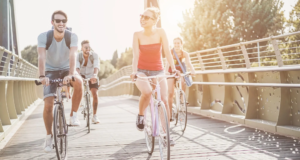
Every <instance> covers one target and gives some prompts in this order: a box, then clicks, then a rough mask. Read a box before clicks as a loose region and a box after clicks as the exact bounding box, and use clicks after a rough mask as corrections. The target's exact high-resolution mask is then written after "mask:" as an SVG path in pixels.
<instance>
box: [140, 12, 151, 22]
mask: <svg viewBox="0 0 300 160" xmlns="http://www.w3.org/2000/svg"><path fill="white" fill-rule="evenodd" d="M140 16H141V19H143V18H144V20H146V21H148V20H149V19H153V20H154V18H152V17H149V16H145V15H143V14H141V15H140Z"/></svg>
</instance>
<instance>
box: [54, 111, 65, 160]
mask: <svg viewBox="0 0 300 160" xmlns="http://www.w3.org/2000/svg"><path fill="white" fill-rule="evenodd" d="M60 108H61V106H60V105H56V106H55V110H54V117H53V118H54V119H53V138H54V146H55V150H56V155H57V159H58V160H64V159H66V157H67V130H66V128H67V127H66V121H65V119H64V115H63V114H64V113H63V111H62V109H60Z"/></svg>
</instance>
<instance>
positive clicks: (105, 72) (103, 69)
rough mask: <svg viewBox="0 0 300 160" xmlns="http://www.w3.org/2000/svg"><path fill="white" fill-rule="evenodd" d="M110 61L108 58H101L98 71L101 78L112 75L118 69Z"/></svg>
mask: <svg viewBox="0 0 300 160" xmlns="http://www.w3.org/2000/svg"><path fill="white" fill-rule="evenodd" d="M110 62H111V61H110V60H106V61H102V60H100V70H99V73H98V77H99V79H100V80H101V79H103V78H107V77H109V76H110V75H112V74H113V73H115V72H116V71H117V70H116V69H115V67H114V66H113V65H112V64H111V63H110Z"/></svg>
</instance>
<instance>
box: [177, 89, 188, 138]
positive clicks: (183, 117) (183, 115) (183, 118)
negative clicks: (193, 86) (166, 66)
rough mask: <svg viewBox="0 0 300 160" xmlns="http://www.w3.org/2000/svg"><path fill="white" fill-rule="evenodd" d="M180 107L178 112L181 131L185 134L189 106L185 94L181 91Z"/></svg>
mask: <svg viewBox="0 0 300 160" xmlns="http://www.w3.org/2000/svg"><path fill="white" fill-rule="evenodd" d="M179 100H180V105H179V110H178V121H179V125H180V128H181V131H182V132H184V131H185V129H186V124H187V105H186V98H185V93H184V92H183V91H182V90H180V99H179Z"/></svg>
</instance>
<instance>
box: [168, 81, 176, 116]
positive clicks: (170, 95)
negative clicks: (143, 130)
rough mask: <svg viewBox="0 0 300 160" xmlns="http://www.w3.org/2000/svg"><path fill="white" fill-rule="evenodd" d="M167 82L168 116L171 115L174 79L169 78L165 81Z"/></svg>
mask: <svg viewBox="0 0 300 160" xmlns="http://www.w3.org/2000/svg"><path fill="white" fill-rule="evenodd" d="M167 82H168V92H169V94H168V102H169V104H170V107H169V111H170V114H172V104H173V97H174V87H175V85H174V82H175V79H174V78H169V79H167Z"/></svg>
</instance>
